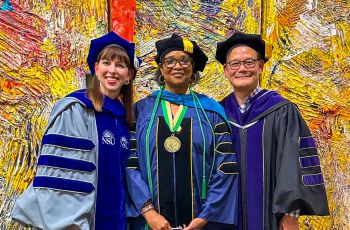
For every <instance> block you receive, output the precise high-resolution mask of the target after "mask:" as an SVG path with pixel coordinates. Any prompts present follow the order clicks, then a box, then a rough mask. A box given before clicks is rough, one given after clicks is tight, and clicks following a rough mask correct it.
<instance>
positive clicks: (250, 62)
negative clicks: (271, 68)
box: [227, 58, 259, 70]
mask: <svg viewBox="0 0 350 230" xmlns="http://www.w3.org/2000/svg"><path fill="white" fill-rule="evenodd" d="M258 60H259V59H253V58H251V59H246V60H244V61H238V60H233V61H229V62H227V64H228V66H230V68H231V69H232V70H238V69H239V67H240V66H241V64H243V65H244V67H245V68H246V69H254V68H255V64H256V61H258Z"/></svg>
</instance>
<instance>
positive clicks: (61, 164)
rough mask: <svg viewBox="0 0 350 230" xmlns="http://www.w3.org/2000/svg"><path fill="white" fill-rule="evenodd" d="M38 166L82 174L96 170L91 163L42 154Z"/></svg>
mask: <svg viewBox="0 0 350 230" xmlns="http://www.w3.org/2000/svg"><path fill="white" fill-rule="evenodd" d="M38 165H41V166H51V167H56V168H64V169H71V170H77V171H84V172H92V171H94V170H95V169H96V165H95V164H94V163H92V162H88V161H83V160H77V159H72V158H65V157H60V156H53V155H43V154H42V155H40V157H39V160H38Z"/></svg>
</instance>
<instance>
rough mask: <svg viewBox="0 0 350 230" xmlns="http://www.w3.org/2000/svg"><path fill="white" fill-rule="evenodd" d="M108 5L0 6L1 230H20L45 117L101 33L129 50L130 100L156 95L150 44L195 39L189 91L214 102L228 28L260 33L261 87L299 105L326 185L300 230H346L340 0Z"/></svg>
mask: <svg viewBox="0 0 350 230" xmlns="http://www.w3.org/2000/svg"><path fill="white" fill-rule="evenodd" d="M107 1H108V0H102V1H101V0H91V1H82V2H80V1H73V0H65V1H60V0H50V1H40V0H31V1H29V0H21V1H18V0H0V60H1V62H0V89H1V90H0V121H1V122H0V229H20V227H19V226H17V225H16V224H14V223H12V222H11V221H10V211H11V209H12V206H13V203H14V200H15V199H16V197H17V196H18V194H20V193H21V192H22V191H23V190H24V189H25V188H26V186H27V185H28V183H30V181H31V180H32V178H33V172H34V170H35V164H36V159H37V157H38V156H37V154H38V153H37V149H38V146H39V142H40V138H41V136H42V133H43V130H44V127H45V124H46V122H47V118H48V114H49V112H50V110H51V108H52V105H53V103H54V102H55V101H56V100H57V99H59V98H60V97H62V96H63V95H65V94H67V93H69V92H71V91H73V90H75V89H77V88H80V87H82V86H83V85H84V83H85V72H86V70H87V67H86V65H85V57H86V53H87V48H88V47H87V44H88V42H89V40H90V38H92V37H96V36H98V35H99V34H102V33H104V32H106V31H107V29H108V28H109V29H111V30H114V31H117V32H119V33H122V34H123V37H124V38H126V39H128V40H133V39H134V40H135V41H136V43H137V46H138V54H139V56H141V58H142V59H143V64H142V66H141V69H140V71H139V73H138V75H137V78H136V80H135V91H136V93H135V94H136V99H140V98H142V97H144V96H145V95H147V94H149V93H150V92H151V91H153V90H155V89H157V85H156V84H155V82H154V81H153V80H152V79H153V73H154V72H155V70H156V64H155V62H154V61H153V57H154V55H155V47H154V43H155V41H156V40H158V39H160V38H162V37H166V36H170V35H171V33H173V32H176V33H179V34H181V35H184V36H186V37H188V38H189V39H194V40H196V41H198V43H199V45H200V46H201V47H203V48H204V50H205V52H206V53H207V54H208V56H209V62H208V65H207V67H206V69H205V71H204V73H203V74H202V76H201V80H200V84H199V85H197V86H195V90H196V91H198V92H201V93H205V94H208V95H210V96H212V97H214V98H215V99H218V100H219V99H221V98H223V97H224V96H226V95H227V94H228V93H229V92H230V91H231V87H230V85H229V84H228V82H227V81H226V79H225V78H224V76H223V73H222V67H221V66H220V65H219V64H218V63H217V62H216V61H215V60H214V53H215V48H216V42H217V41H221V40H223V39H225V38H226V37H228V36H230V35H231V34H232V33H233V32H234V30H242V31H245V32H249V33H261V34H262V35H263V37H264V38H265V39H266V40H267V41H268V44H269V55H270V56H271V59H270V61H269V62H268V63H267V64H266V69H265V71H264V75H263V77H262V85H263V87H266V88H269V89H276V90H278V91H279V92H280V93H281V94H283V95H284V96H286V97H287V98H289V99H290V100H292V101H293V102H295V103H296V104H297V105H298V106H299V108H300V109H301V111H302V114H303V116H304V117H305V119H306V120H307V122H308V124H309V126H310V128H311V130H312V133H313V135H314V136H315V138H316V139H317V144H318V147H319V153H320V156H321V161H322V162H321V163H322V166H323V171H324V175H325V180H326V186H327V192H328V198H329V204H330V209H331V216H329V217H303V218H301V219H300V229H305V230H313V229H316V230H328V229H339V230H347V229H350V214H349V213H350V212H349V211H350V210H349V207H350V189H349V188H350V173H349V171H350V160H349V159H350V150H349V147H350V100H349V97H350V84H349V83H350V71H348V70H349V66H350V52H349V51H350V50H349V49H350V39H349V37H350V14H349V12H350V3H349V2H348V1H344V0H336V1H329V0H301V1H296V0H269V1H252V0H199V1H198V0H186V1H172V0H163V1H159V0H147V1H136V5H135V2H134V1H128V0H111V1H110V2H107ZM108 6H109V7H110V10H108ZM135 10H136V25H135V27H134V26H133V24H134V17H135V14H134V11H135ZM108 12H109V17H108ZM108 20H110V23H108Z"/></svg>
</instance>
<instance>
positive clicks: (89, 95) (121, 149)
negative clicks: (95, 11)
mask: <svg viewBox="0 0 350 230" xmlns="http://www.w3.org/2000/svg"><path fill="white" fill-rule="evenodd" d="M87 61H88V64H89V67H90V71H91V74H92V75H94V76H95V77H94V84H93V86H92V88H90V89H83V90H79V91H76V92H73V93H71V94H69V95H68V96H66V97H64V98H63V99H61V100H59V101H58V102H57V103H56V104H55V106H54V108H53V111H52V113H51V115H50V119H49V122H48V126H47V128H46V131H45V133H44V136H43V139H42V144H41V149H40V157H39V159H38V167H37V172H36V175H35V177H34V180H33V182H32V184H31V185H30V186H29V187H28V189H27V190H26V191H25V192H24V193H23V194H22V196H21V197H19V199H18V200H17V202H16V204H15V207H14V209H13V212H12V217H13V218H14V219H15V220H17V221H19V222H21V223H24V224H26V225H27V226H33V227H36V228H40V229H98V230H101V229H108V230H110V229H116V230H117V229H118V230H120V229H126V220H125V199H126V192H125V181H124V177H125V176H124V175H125V172H124V171H125V164H126V159H127V157H128V155H129V140H130V134H129V128H128V125H129V124H131V122H132V120H133V118H132V117H133V111H132V106H133V105H132V103H133V86H132V85H133V83H132V82H133V79H134V76H135V73H136V70H137V68H138V65H139V60H138V58H137V57H136V56H135V47H134V44H133V43H130V42H128V41H126V40H124V39H123V38H121V37H119V36H118V35H117V34H116V33H114V32H110V33H108V34H106V35H104V36H102V37H100V38H97V39H93V40H92V41H91V44H90V50H89V55H88V59H87Z"/></svg>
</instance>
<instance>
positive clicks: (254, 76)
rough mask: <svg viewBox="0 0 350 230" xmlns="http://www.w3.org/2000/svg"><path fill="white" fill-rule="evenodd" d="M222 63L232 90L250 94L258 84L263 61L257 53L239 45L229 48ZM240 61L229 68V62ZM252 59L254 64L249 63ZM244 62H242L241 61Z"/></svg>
mask: <svg viewBox="0 0 350 230" xmlns="http://www.w3.org/2000/svg"><path fill="white" fill-rule="evenodd" d="M226 60H227V61H226V64H224V73H225V76H226V77H227V79H228V80H229V81H230V83H231V85H232V86H233V88H234V90H235V91H237V92H242V93H244V94H250V93H251V92H253V90H254V89H255V88H256V87H257V86H258V84H259V76H260V74H261V72H262V68H263V65H264V62H263V61H262V60H260V59H259V58H258V53H257V52H256V51H255V50H254V49H252V48H250V47H248V46H239V47H236V48H234V49H232V50H231V52H230V53H229V55H228V56H227V58H226ZM237 61H238V62H240V66H239V67H238V69H237V68H231V67H230V64H229V63H235V62H236V63H237ZM252 61H254V64H251V63H252ZM244 62H245V63H246V64H243V63H244ZM247 67H249V68H247Z"/></svg>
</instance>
